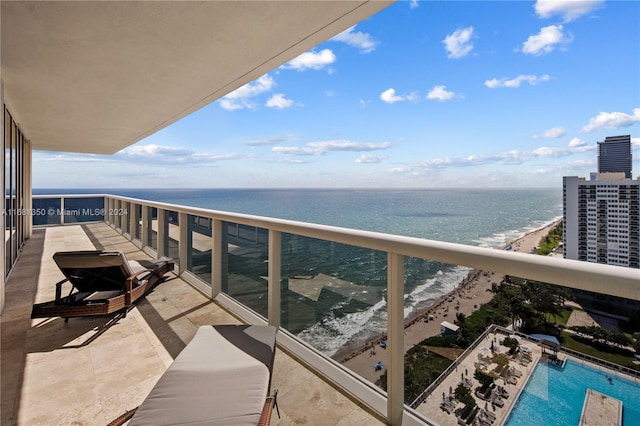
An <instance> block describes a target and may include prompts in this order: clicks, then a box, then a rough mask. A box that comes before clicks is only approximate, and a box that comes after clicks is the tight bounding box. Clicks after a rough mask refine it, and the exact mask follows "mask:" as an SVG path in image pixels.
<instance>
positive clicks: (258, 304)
mask: <svg viewBox="0 0 640 426" xmlns="http://www.w3.org/2000/svg"><path fill="white" fill-rule="evenodd" d="M85 202H86V206H87V207H83V205H84V204H83V203H85ZM96 203H97V204H96ZM33 204H34V208H35V207H36V206H40V207H38V209H42V210H43V211H46V212H47V218H46V219H45V218H41V219H42V222H43V223H45V224H46V225H45V226H43V227H40V228H38V229H36V230H35V231H34V234H33V237H32V238H31V239H30V240H29V241H28V242H27V244H26V246H25V248H24V250H23V252H22V253H21V256H20V259H19V261H18V263H17V265H16V266H15V268H14V270H13V271H12V272H11V275H10V278H9V280H8V282H7V285H6V308H5V310H4V312H3V315H2V372H3V376H2V413H3V414H2V425H5V424H6V425H9V424H70V423H72V422H74V421H76V422H80V423H85V424H103V423H107V422H108V421H109V420H111V419H113V418H115V417H117V416H118V415H120V414H122V413H123V412H124V411H126V410H128V409H130V408H133V407H135V406H136V405H138V404H139V403H140V402H141V401H142V400H143V399H144V397H145V396H146V395H147V394H148V392H149V390H150V389H151V387H152V386H153V384H154V383H155V382H156V380H157V379H158V377H159V376H160V375H161V374H162V372H163V371H164V370H165V369H166V368H167V366H168V365H169V364H170V363H171V361H172V359H173V358H175V356H176V355H177V354H178V353H179V352H180V351H181V349H182V348H183V347H184V346H185V344H186V343H187V342H188V341H189V340H190V339H191V338H192V336H193V334H194V332H195V329H196V327H197V326H199V325H204V324H212V323H214V324H219V323H229V322H234V323H237V322H246V323H256V324H260V323H267V322H268V323H269V324H272V325H277V326H280V331H279V333H278V351H277V357H276V364H275V372H274V378H273V387H274V388H278V389H279V390H280V392H279V405H280V412H281V414H282V418H281V419H278V418H277V416H275V415H274V416H273V417H272V424H291V423H301V422H306V423H308V424H318V423H323V424H324V423H326V424H376V423H381V424H383V423H387V424H405V425H411V424H429V423H430V421H429V419H428V418H427V417H428V415H421V414H418V413H417V412H415V411H414V410H412V409H411V408H409V407H407V406H406V405H405V404H404V383H403V377H404V361H403V354H404V339H403V325H404V305H403V296H404V294H403V291H404V285H403V283H404V280H405V262H404V260H405V258H410V257H412V258H417V259H430V260H435V261H439V262H445V263H449V264H454V265H463V266H467V267H470V268H476V269H482V270H486V271H493V272H498V273H503V274H509V275H515V276H520V277H523V278H528V279H532V280H538V281H545V282H550V283H555V284H559V285H564V286H568V287H574V288H579V289H583V290H589V291H598V292H604V293H606V294H611V295H615V296H618V297H624V298H628V299H634V300H638V298H639V296H640V295H639V294H638V291H637V289H638V279H637V271H636V270H629V269H627V268H618V267H612V266H607V265H598V264H591V263H588V264H585V263H582V262H578V261H571V260H564V259H558V258H546V257H540V256H533V255H528V254H522V253H514V252H507V251H501V250H494V249H484V248H479V247H470V246H464V245H458V244H451V243H442V242H436V241H429V240H422V239H416V238H408V237H401V236H395V235H387V234H379V233H374V232H365V231H356V230H351V229H343V228H336V227H329V226H322V225H314V224H306V223H300V222H293V221H285V220H278V219H271V218H264V217H257V216H248V215H240V214H231V213H226V212H219V211H212V210H205V209H198V208H190V207H186V206H179V205H170V204H163V203H157V202H151V201H146V200H137V199H130V198H124V197H116V196H111V195H104V194H98V195H91V196H47V197H34V202H33ZM65 206H66V207H65ZM71 206H73V208H70V207H71ZM78 209H79V210H78ZM78 212H80V213H86V214H85V215H84V216H85V217H81V216H82V215H81V214H78ZM94 213H95V214H94ZM92 216H93V217H92ZM96 218H97V219H98V220H97V221H95V220H94V219H96ZM69 223H71V225H69ZM61 225H67V226H61ZM283 241H284V242H286V243H287V244H286V245H285V244H283ZM294 241H295V242H296V244H298V248H300V247H304V249H305V250H313V251H311V252H305V255H304V256H298V257H295V256H292V254H291V251H292V250H293V249H294V248H293V245H292V243H293V242H294ZM316 243H317V244H316ZM325 244H329V249H328V250H329V251H334V252H335V251H339V250H340V248H341V247H342V246H343V245H348V246H349V247H350V248H355V249H357V250H364V251H365V253H368V255H367V256H366V257H367V258H368V259H374V261H373V262H372V263H373V264H375V265H378V266H380V265H379V264H380V260H381V259H382V265H381V266H380V271H381V275H384V276H383V277H381V278H380V279H381V280H382V281H384V283H383V284H384V289H385V290H386V304H387V335H388V339H387V356H388V360H389V361H388V365H387V373H388V389H387V392H383V391H382V390H380V389H378V388H377V387H376V386H375V385H374V384H372V383H371V382H368V381H367V380H365V379H364V378H362V377H361V376H359V375H358V374H356V373H354V372H352V371H350V370H349V369H347V368H346V367H344V366H343V365H341V364H339V363H337V362H335V361H333V360H332V359H330V358H329V357H327V356H325V355H323V354H322V353H321V352H320V351H318V350H317V349H316V348H313V347H312V346H311V345H309V344H308V343H305V342H303V341H302V340H300V339H299V338H298V337H297V335H296V330H297V325H296V324H297V323H296V320H297V319H296V318H294V314H292V312H295V313H296V315H299V314H300V312H301V311H302V312H303V313H305V314H307V313H308V312H305V309H306V311H309V309H308V306H307V305H305V307H306V308H305V309H293V307H294V302H295V300H294V299H295V298H296V297H297V299H300V298H302V295H301V293H304V292H307V291H308V290H309V289H304V288H303V289H299V288H298V289H291V288H287V287H288V286H289V285H290V284H288V282H287V280H283V279H282V277H290V276H292V274H293V275H295V271H296V270H295V263H296V262H302V261H308V260H309V259H311V260H312V261H318V262H319V261H320V260H316V258H317V259H320V258H321V257H322V256H321V255H326V246H325ZM94 248H97V249H117V250H123V251H124V252H125V253H126V254H127V257H129V258H132V259H140V258H148V257H152V258H155V257H159V256H161V255H170V256H172V257H174V258H175V259H176V261H177V265H178V266H177V268H176V271H175V273H176V277H175V278H173V279H171V280H170V281H167V282H165V283H162V284H160V285H159V286H158V287H157V288H156V290H155V291H154V292H152V293H151V294H150V295H148V296H147V297H146V299H145V300H142V301H141V302H140V303H139V304H138V305H137V306H136V308H134V309H133V310H131V311H130V313H129V314H128V315H127V316H126V317H124V318H113V317H105V318H94V319H85V318H77V319H71V320H70V321H69V323H68V324H65V323H64V321H63V320H61V319H60V318H52V319H46V320H33V321H32V320H31V319H30V318H29V314H30V310H31V306H32V304H33V303H37V302H42V301H46V300H51V299H52V294H53V290H54V283H55V282H57V281H59V279H60V277H61V274H60V273H59V272H58V270H57V268H56V267H55V264H54V263H53V261H52V255H53V253H55V252H56V251H62V250H85V249H94ZM285 248H286V249H285ZM263 259H264V260H263ZM265 260H266V261H265ZM292 265H293V266H292ZM385 279H386V281H385ZM601 283H606V284H607V285H606V288H603V287H602V286H601ZM295 290H297V291H298V292H299V293H296V292H295ZM294 293H295V294H294ZM296 295H297V296H296ZM284 305H287V306H288V307H289V309H288V310H284V309H283V306H284ZM312 306H313V307H314V308H316V307H317V305H312ZM425 416H426V417H425Z"/></svg>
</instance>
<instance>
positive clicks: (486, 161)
mask: <svg viewBox="0 0 640 426" xmlns="http://www.w3.org/2000/svg"><path fill="white" fill-rule="evenodd" d="M595 149H596V147H595V146H593V145H586V144H584V143H579V142H577V141H576V140H575V139H574V140H572V141H571V142H569V144H568V145H567V146H561V147H540V148H536V149H534V150H532V151H520V150H511V151H505V152H500V153H494V154H472V155H469V156H467V157H466V158H453V157H446V158H435V159H431V160H425V161H421V162H417V163H413V164H405V165H400V166H398V167H396V168H395V169H394V170H393V171H394V172H396V173H412V174H414V173H423V172H424V171H429V170H438V169H446V168H465V167H473V166H482V165H494V164H499V165H519V164H523V163H525V162H527V161H532V160H537V159H541V158H560V157H568V156H571V155H576V154H582V153H584V152H588V151H594V150H595Z"/></svg>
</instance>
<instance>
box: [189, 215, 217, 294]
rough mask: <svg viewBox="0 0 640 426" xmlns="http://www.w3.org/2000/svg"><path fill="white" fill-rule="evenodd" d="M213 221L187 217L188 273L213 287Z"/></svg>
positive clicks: (198, 217)
mask: <svg viewBox="0 0 640 426" xmlns="http://www.w3.org/2000/svg"><path fill="white" fill-rule="evenodd" d="M211 222H212V221H211V219H209V218H206V217H201V216H193V215H187V226H188V229H187V244H188V246H187V271H189V272H191V273H192V274H194V275H195V276H197V277H198V278H200V279H201V280H202V281H204V282H205V283H207V284H209V285H211V253H212V244H213V243H212V240H211V235H212V232H211V230H212V226H211V225H212V224H211Z"/></svg>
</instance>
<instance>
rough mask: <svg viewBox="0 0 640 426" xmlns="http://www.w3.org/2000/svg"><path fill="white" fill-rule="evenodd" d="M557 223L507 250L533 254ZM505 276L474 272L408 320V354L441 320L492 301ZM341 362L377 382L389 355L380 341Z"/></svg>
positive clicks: (450, 319)
mask: <svg viewBox="0 0 640 426" xmlns="http://www.w3.org/2000/svg"><path fill="white" fill-rule="evenodd" d="M556 223H557V222H553V223H551V224H547V225H545V226H544V227H542V228H539V229H537V230H535V231H531V232H529V233H527V234H525V235H523V236H522V237H520V238H518V239H517V240H514V241H512V242H510V243H508V244H507V245H506V246H505V247H508V246H509V245H511V246H512V250H513V251H517V252H521V253H530V252H531V251H532V250H533V248H534V247H536V246H537V245H538V243H539V242H540V239H541V238H543V237H544V236H545V235H547V234H548V233H549V231H550V230H551V228H552V227H553V226H555V224H556ZM532 256H534V255H532ZM503 277H504V275H502V274H495V273H492V272H487V273H483V272H482V271H474V272H472V273H471V274H470V275H469V277H468V278H467V279H465V280H464V281H463V282H462V283H461V284H460V286H459V287H458V288H457V289H456V290H454V291H452V292H450V293H449V294H448V295H445V296H443V297H442V298H441V299H440V301H438V302H436V304H435V305H434V306H432V307H431V308H428V309H426V310H425V311H424V312H421V313H419V314H418V315H416V316H415V317H414V318H412V319H411V320H408V321H407V324H406V325H405V331H404V350H405V353H406V352H407V351H408V350H409V349H411V348H412V347H414V346H415V345H416V344H418V343H420V342H421V341H423V340H424V339H426V338H427V337H431V336H436V335H438V334H440V323H441V322H442V321H448V322H450V323H453V322H454V320H455V317H456V313H458V312H462V313H463V314H465V315H467V316H469V315H471V314H472V313H473V312H474V311H475V310H477V309H478V308H479V307H480V306H481V305H483V304H485V303H487V302H489V301H490V300H491V299H492V297H493V294H492V293H491V292H490V291H488V290H490V289H491V283H494V282H495V283H499V282H500V281H502V279H503ZM430 314H431V315H433V317H434V318H433V320H432V321H429V322H424V318H425V316H427V315H430ZM339 360H341V362H342V363H343V364H344V365H345V366H347V367H349V368H350V369H351V370H352V371H354V372H356V373H357V374H359V375H361V376H362V377H364V378H366V379H367V380H370V381H371V382H373V383H375V382H376V381H377V380H378V378H379V377H380V376H381V375H382V373H384V369H383V370H379V371H376V370H375V369H374V364H375V363H377V362H378V361H380V362H381V363H382V364H383V365H386V362H387V354H386V350H385V349H384V348H382V347H381V346H380V344H379V342H370V343H369V344H368V345H367V346H365V347H364V348H361V349H360V350H358V351H355V352H352V353H350V354H347V355H346V356H342V357H341V359H340V358H339Z"/></svg>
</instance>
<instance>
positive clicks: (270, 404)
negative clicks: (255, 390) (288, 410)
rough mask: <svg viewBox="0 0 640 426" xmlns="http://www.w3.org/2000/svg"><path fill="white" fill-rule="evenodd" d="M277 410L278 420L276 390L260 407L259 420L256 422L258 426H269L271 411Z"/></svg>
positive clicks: (278, 410)
mask: <svg viewBox="0 0 640 426" xmlns="http://www.w3.org/2000/svg"><path fill="white" fill-rule="evenodd" d="M274 407H275V409H276V410H277V412H278V418H280V409H279V408H278V389H276V390H275V391H274V392H273V395H269V396H267V399H266V400H265V401H264V406H263V407H262V413H260V420H258V426H269V424H270V423H271V413H272V412H273V409H274Z"/></svg>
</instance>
